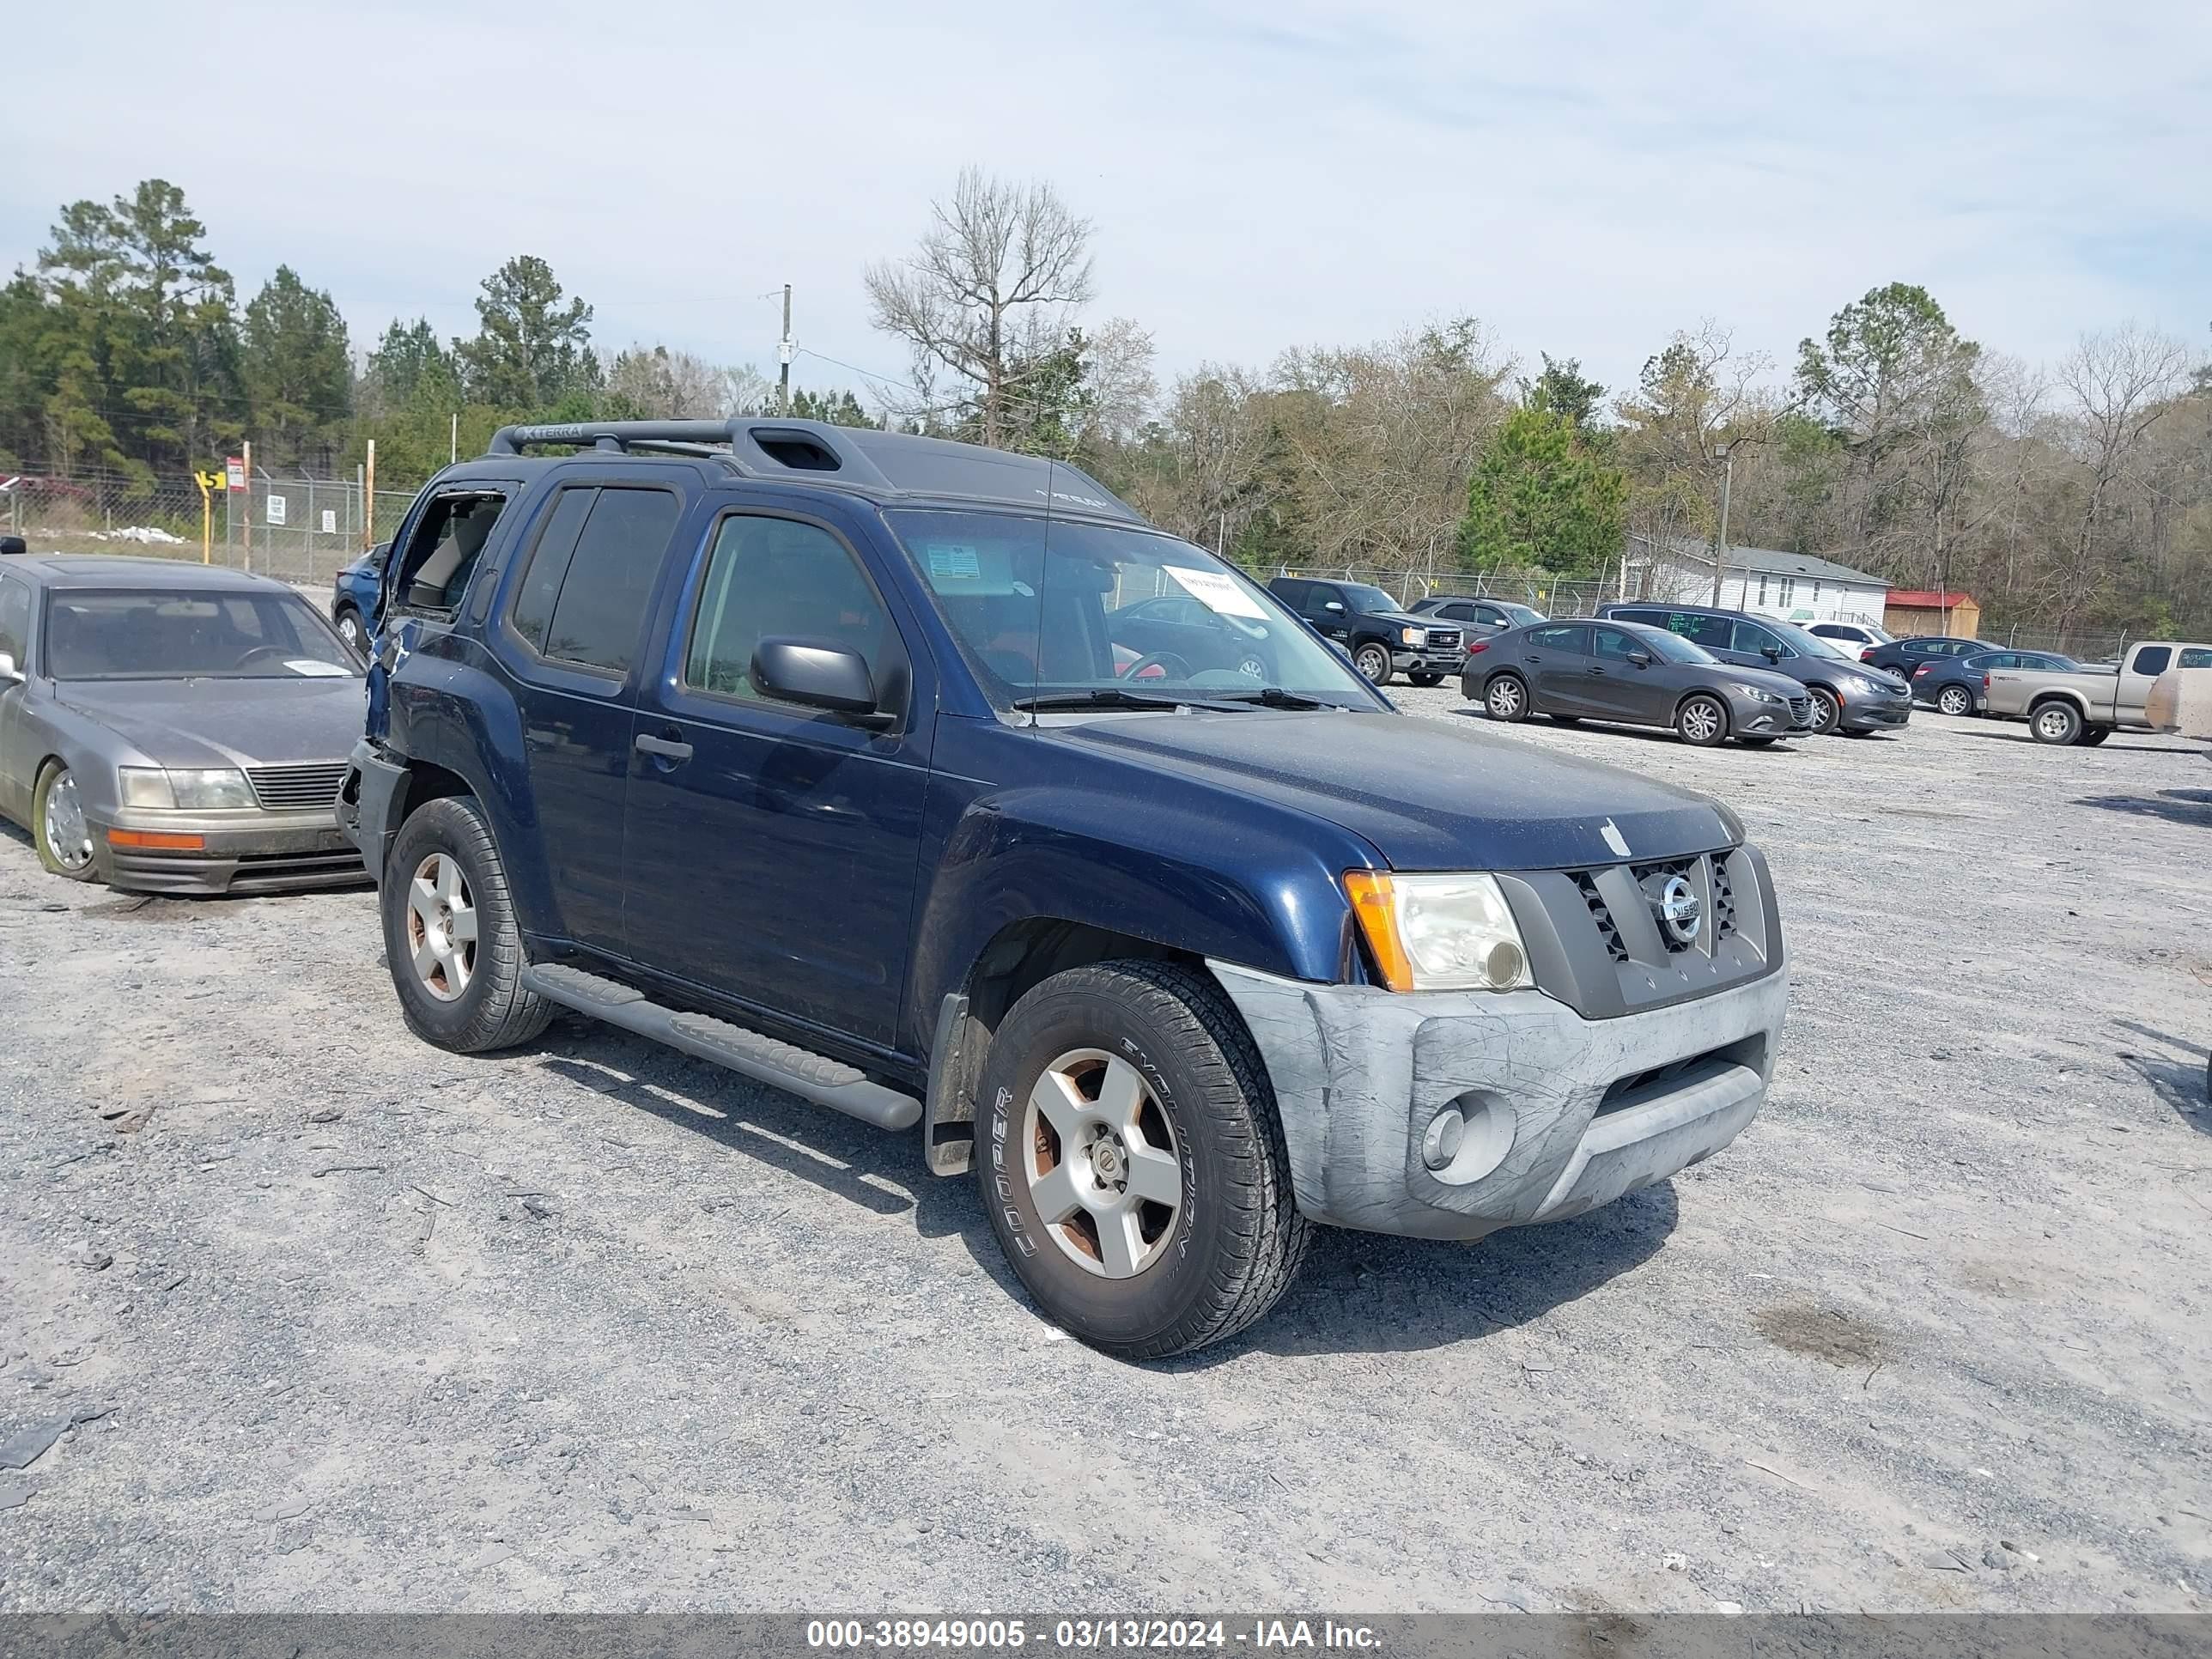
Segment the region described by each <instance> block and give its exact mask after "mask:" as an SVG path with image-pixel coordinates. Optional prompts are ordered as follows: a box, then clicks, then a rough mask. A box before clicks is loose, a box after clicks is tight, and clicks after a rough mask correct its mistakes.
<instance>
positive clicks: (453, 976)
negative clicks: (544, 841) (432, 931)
mask: <svg viewBox="0 0 2212 1659" xmlns="http://www.w3.org/2000/svg"><path fill="white" fill-rule="evenodd" d="M449 871H450V872H451V874H452V875H453V877H455V878H456V881H455V883H454V885H453V891H454V892H455V893H456V894H458V895H459V896H460V897H461V898H462V899H463V900H465V908H466V909H467V911H468V912H469V913H470V916H471V924H470V927H469V934H470V937H469V938H468V939H466V940H457V939H454V938H453V937H452V936H451V934H450V933H449V935H448V937H447V939H446V941H445V942H446V943H447V945H454V946H456V947H458V945H460V944H465V945H467V946H468V947H469V948H468V950H467V951H466V955H465V958H464V957H462V956H461V954H460V952H459V950H458V948H456V949H455V951H454V953H453V956H452V957H449V958H448V960H447V963H446V964H445V969H444V971H445V973H446V975H447V978H446V981H445V984H444V987H443V990H442V991H441V989H440V988H439V987H438V982H437V975H436V973H435V971H433V970H432V969H425V968H424V967H421V966H418V963H422V960H423V953H424V951H425V933H426V931H427V930H426V927H425V923H426V921H428V917H427V916H426V913H425V910H424V908H418V905H420V903H421V902H422V900H423V899H424V895H423V894H422V891H421V890H420V888H419V886H418V884H419V883H422V882H423V881H428V884H430V886H431V888H432V894H431V896H432V897H433V898H438V899H439V900H440V902H443V900H442V898H441V897H440V891H439V890H441V889H443V888H445V887H446V885H447V883H446V880H445V878H446V876H447V873H448V872H449ZM377 903H378V908H380V910H381V911H382V912H383V915H384V952H385V957H386V961H387V963H389V964H390V966H391V969H392V985H393V987H395V988H396V989H397V990H398V993H399V1007H400V1012H401V1013H402V1014H404V1016H405V1018H406V1021H407V1026H408V1029H409V1030H411V1031H413V1032H414V1033H415V1035H416V1036H419V1037H421V1038H422V1040H423V1041H424V1042H433V1043H435V1044H436V1045H437V1046H438V1047H439V1048H445V1049H448V1050H450V1051H452V1052H453V1053H454V1054H488V1053H489V1052H490V1051H492V1050H493V1049H495V1048H513V1047H514V1046H515V1045H516V1044H517V1043H520V1042H529V1041H530V1040H531V1039H532V1037H534V1036H537V1035H538V1033H539V1032H541V1031H543V1030H544V1029H545V1027H546V1024H547V1023H548V1022H549V1021H550V1020H551V1018H553V1012H554V1010H553V1008H552V1006H551V1005H550V1004H549V1003H547V1002H546V1001H545V1000H544V999H543V998H542V997H539V996H538V995H537V994H535V993H533V992H530V991H526V990H524V989H523V988H522V965H523V962H524V957H523V950H522V930H521V927H520V925H519V923H518V922H517V921H516V919H515V915H514V901H513V897H512V896H511V895H510V893H509V891H508V888H507V866H505V865H504V864H503V863H502V862H501V860H500V856H499V848H498V847H497V845H496V844H495V842H493V840H492V836H491V827H490V825H489V824H488V823H485V821H484V817H483V809H482V808H480V807H479V806H478V805H477V803H476V802H475V801H474V800H472V799H468V798H467V797H465V796H451V797H447V798H446V799H440V800H434V801H431V802H429V803H428V804H427V805H422V806H420V807H417V808H416V810H415V811H414V812H412V813H411V814H410V815H409V817H408V819H407V822H406V823H404V824H402V825H401V826H400V829H399V834H398V837H397V838H396V839H395V840H394V841H393V842H392V858H391V861H390V862H389V863H388V864H387V865H386V866H385V871H384V879H383V881H382V882H381V884H380V888H379V891H378V895H377ZM445 908H446V909H447V913H448V915H449V918H450V919H451V920H453V921H457V920H458V908H457V907H455V906H453V905H451V904H446V906H445ZM456 931H457V930H456ZM431 956H432V958H433V963H434V964H435V948H433V949H432V951H431Z"/></svg>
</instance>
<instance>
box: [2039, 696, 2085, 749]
mask: <svg viewBox="0 0 2212 1659" xmlns="http://www.w3.org/2000/svg"><path fill="white" fill-rule="evenodd" d="M2027 734H2028V736H2030V737H2032V738H2034V739H2035V740H2036V741H2037V742H2038V743H2047V744H2052V745H2054V746H2056V747H2058V748H2063V747H2065V746H2066V745H2067V744H2072V743H2079V742H2080V741H2081V712H2080V711H2079V710H2078V709H2076V708H2075V707H2074V705H2073V704H2072V703H2070V702H2046V703H2045V704H2044V705H2043V707H2042V708H2039V709H2037V710H2036V711H2035V712H2034V713H2033V714H2030V715H2029V716H2028V717H2027Z"/></svg>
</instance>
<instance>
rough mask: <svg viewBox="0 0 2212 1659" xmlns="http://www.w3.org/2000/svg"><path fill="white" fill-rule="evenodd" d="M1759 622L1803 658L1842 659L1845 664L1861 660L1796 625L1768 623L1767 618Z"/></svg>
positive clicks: (1852, 652)
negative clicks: (1780, 637) (1776, 634)
mask: <svg viewBox="0 0 2212 1659" xmlns="http://www.w3.org/2000/svg"><path fill="white" fill-rule="evenodd" d="M1759 620H1760V622H1761V623H1762V624H1764V625H1765V627H1768V628H1771V629H1773V630H1774V631H1775V632H1776V633H1778V634H1779V635H1782V637H1783V638H1784V639H1785V640H1787V641H1789V642H1790V648H1791V649H1792V650H1794V651H1796V653H1798V654H1799V655H1801V656H1806V657H1840V658H1842V659H1843V660H1844V661H1845V662H1857V660H1858V659H1859V656H1858V653H1857V652H1856V651H1844V650H1839V649H1838V647H1837V645H1836V642H1835V641H1833V640H1824V639H1822V638H1821V637H1820V635H1818V634H1808V633H1807V632H1806V631H1805V630H1804V629H1802V628H1800V627H1798V626H1797V625H1796V623H1786V622H1767V621H1766V619H1765V617H1761V618H1760V619H1759Z"/></svg>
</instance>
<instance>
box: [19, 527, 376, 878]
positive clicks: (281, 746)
mask: <svg viewBox="0 0 2212 1659" xmlns="http://www.w3.org/2000/svg"><path fill="white" fill-rule="evenodd" d="M362 714H363V692H362V668H361V665H360V663H359V661H358V660H357V659H356V658H355V656H354V655H353V653H351V652H349V650H347V648H346V647H345V646H344V644H343V642H342V641H340V640H339V638H338V636H337V635H336V634H335V633H333V632H332V631H331V627H330V624H329V623H326V622H325V621H324V620H323V618H322V617H320V616H319V615H318V614H317V613H316V611H314V609H313V607H312V606H310V605H308V604H307V602H306V601H305V600H304V599H301V597H300V596H299V594H298V593H296V592H294V591H293V590H292V589H291V588H289V587H287V586H284V584H283V583H282V582H276V581H270V580H268V579H266V578H264V577H259V576H249V575H245V574H240V573H238V572H236V571H228V570H216V569H210V568H207V567H205V566H203V565H194V564H183V563H178V562H172V561H169V560H165V559H124V558H105V557H70V556H44V557H17V558H11V559H9V560H8V561H7V562H6V563H5V564H4V565H0V816H5V817H9V818H11V819H13V820H14V821H15V823H19V824H21V825H22V826H23V828H24V829H27V830H28V831H29V832H30V835H31V838H32V840H33V842H34V843H35V844H36V846H37V848H38V854H39V860H40V863H41V864H43V865H44V866H46V869H47V870H48V871H50V872H52V873H53V874H55V875H58V876H64V877H67V878H70V879H72V880H76V881H91V880H94V879H100V880H104V881H106V882H108V883H110V884H112V885H114V886H117V887H130V888H137V889H141V890H146V891H149V892H162V893H182V892H197V893H222V892H268V891H271V890H279V889H286V888H303V887H331V886H338V885H343V884H349V883H353V882H358V881H360V880H362V879H363V873H364V872H362V865H361V858H360V855H359V854H357V853H356V851H355V850H354V848H352V846H351V845H350V844H349V843H348V842H347V841H346V840H345V838H344V837H343V836H342V835H340V834H339V832H338V829H337V822H336V819H335V817H333V814H332V808H333V806H334V805H336V803H337V792H338V788H339V786H340V785H341V783H342V782H343V780H344V777H345V765H346V762H345V757H346V756H347V755H348V754H349V752H350V751H351V750H352V747H353V743H354V740H355V738H357V737H359V736H360V734H361V730H362Z"/></svg>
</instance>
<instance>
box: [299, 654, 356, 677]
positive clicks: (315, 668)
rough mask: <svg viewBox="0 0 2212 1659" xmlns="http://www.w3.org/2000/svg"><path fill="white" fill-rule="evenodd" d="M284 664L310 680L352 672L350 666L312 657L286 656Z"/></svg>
mask: <svg viewBox="0 0 2212 1659" xmlns="http://www.w3.org/2000/svg"><path fill="white" fill-rule="evenodd" d="M284 666H285V667H287V668H289V669H290V670H291V671H293V672H294V673H295V674H304V675H305V676H307V678H309V679H311V680H327V679H338V678H344V677H345V676H348V675H349V674H351V673H352V672H353V670H351V669H350V668H341V667H339V666H338V665H337V664H336V663H334V662H318V661H316V660H315V659H314V658H313V657H288V658H286V659H285V660H284Z"/></svg>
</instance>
